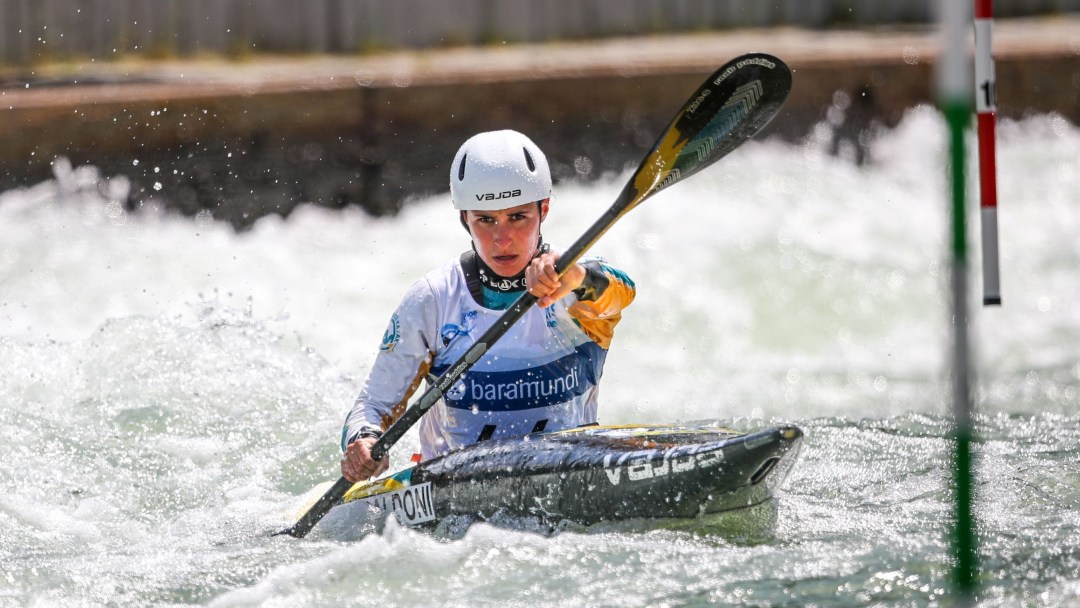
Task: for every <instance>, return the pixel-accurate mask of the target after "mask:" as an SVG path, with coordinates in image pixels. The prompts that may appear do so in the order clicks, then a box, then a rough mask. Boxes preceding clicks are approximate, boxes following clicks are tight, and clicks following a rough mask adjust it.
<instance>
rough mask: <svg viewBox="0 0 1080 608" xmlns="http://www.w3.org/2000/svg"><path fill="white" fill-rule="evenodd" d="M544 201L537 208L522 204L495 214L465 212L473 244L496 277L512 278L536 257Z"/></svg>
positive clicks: (546, 204)
mask: <svg viewBox="0 0 1080 608" xmlns="http://www.w3.org/2000/svg"><path fill="white" fill-rule="evenodd" d="M547 211H548V199H544V200H543V201H542V202H541V203H540V205H537V204H536V203H525V204H524V205H518V206H517V207H511V208H509V209H500V210H498V211H466V212H465V223H466V225H468V227H469V232H471V233H472V239H473V244H474V245H476V251H477V253H479V254H480V259H482V260H484V263H485V264H487V265H488V266H489V267H490V268H491V269H492V270H494V271H495V272H496V273H497V274H498V275H499V276H503V277H512V276H514V275H516V274H517V273H519V272H521V271H522V270H525V267H526V266H528V265H529V261H530V260H532V259H533V256H535V255H536V245H537V243H538V241H539V240H540V222H542V221H544V218H545V217H547Z"/></svg>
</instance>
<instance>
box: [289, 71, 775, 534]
mask: <svg viewBox="0 0 1080 608" xmlns="http://www.w3.org/2000/svg"><path fill="white" fill-rule="evenodd" d="M789 92H791V71H790V70H789V69H788V67H787V65H785V64H784V62H782V61H780V60H779V59H777V58H776V57H773V56H771V55H767V54H764V53H751V54H748V55H743V56H741V57H738V58H736V59H733V60H732V61H730V62H728V63H727V64H726V65H724V66H723V67H722V68H720V69H719V70H717V71H716V72H715V73H714V74H713V75H712V76H710V77H709V79H708V80H706V81H705V83H704V84H703V85H701V86H700V87H699V88H698V90H697V91H695V92H694V94H693V96H692V97H690V100H689V101H687V102H686V105H685V106H683V108H682V110H680V111H679V113H678V114H677V115H676V116H675V118H674V119H673V120H672V121H671V124H670V125H668V127H667V129H666V130H665V131H664V134H663V135H662V136H661V137H660V139H659V140H658V141H657V142H656V144H655V145H654V146H653V148H652V150H650V151H649V154H648V155H647V156H646V157H645V159H644V160H642V161H641V166H639V167H638V169H637V171H635V172H634V175H633V176H632V177H631V178H630V181H629V182H627V184H626V187H625V188H623V190H622V192H621V193H620V194H619V197H618V199H616V200H615V203H614V204H612V205H611V207H610V208H609V209H608V210H607V211H606V212H605V213H604V214H603V215H602V216H600V219H598V220H596V222H595V223H594V224H593V225H592V226H591V227H590V228H589V229H588V230H587V231H585V234H583V235H581V237H580V238H579V239H578V240H577V241H576V242H575V243H574V244H573V245H571V246H570V248H569V249H567V250H566V251H565V252H563V254H562V255H561V256H560V257H559V261H558V263H557V264H556V265H555V269H556V270H558V271H559V274H560V276H561V275H562V273H563V272H565V271H566V269H567V268H569V267H570V266H571V265H573V264H575V263H576V262H577V261H578V259H580V258H581V256H582V255H583V254H584V253H585V250H587V249H588V248H589V247H591V246H592V245H593V243H595V242H596V241H597V240H599V238H600V237H601V236H603V234H604V233H605V232H607V231H608V229H609V228H611V227H612V226H613V225H614V224H615V222H617V221H618V220H619V218H621V217H622V216H623V215H625V214H626V213H628V212H629V211H630V210H631V209H633V208H634V207H636V206H638V205H639V204H640V203H641V202H642V201H644V200H645V199H646V198H648V197H649V196H652V195H653V194H656V193H657V192H659V191H660V190H662V189H664V188H666V187H668V186H670V185H671V184H674V183H675V182H677V181H679V180H681V179H685V178H687V177H689V176H691V175H693V174H694V173H697V172H698V171H700V170H701V169H704V168H705V167H707V166H709V165H710V164H712V163H714V162H716V161H717V160H719V159H720V158H723V157H724V156H725V155H727V154H728V153H729V152H731V151H732V150H734V149H735V148H737V147H738V146H739V145H740V144H742V143H743V142H744V141H746V140H748V139H750V138H751V137H753V135H754V134H755V133H757V132H758V131H760V130H761V128H762V127H764V126H765V125H766V124H767V123H768V122H769V121H770V120H772V118H773V116H775V115H776V113H777V111H779V109H780V106H782V105H783V103H784V100H786V99H787V96H788V93H789ZM536 300H537V298H536V296H534V295H532V294H531V293H528V292H526V293H524V294H522V296H521V297H520V298H518V300H517V301H516V302H515V303H514V304H513V305H512V306H511V307H510V308H508V309H507V310H506V312H504V313H503V314H502V316H501V317H499V319H498V320H497V321H496V322H495V324H494V325H492V326H491V328H489V329H488V330H487V331H486V332H484V334H483V335H482V336H480V338H479V339H478V340H477V341H476V343H475V344H474V345H473V346H472V348H470V349H469V351H468V352H467V353H465V355H464V356H462V357H461V358H460V359H458V360H457V361H456V362H454V364H453V365H451V366H450V368H449V369H447V370H446V371H445V372H444V373H443V374H442V375H441V376H439V377H438V378H437V379H436V380H435V382H434V383H433V384H432V386H431V387H430V388H428V389H427V391H426V392H424V394H423V395H422V396H421V397H420V399H419V400H417V401H416V402H415V403H413V405H411V406H409V408H408V409H407V410H405V412H404V413H403V414H402V415H401V417H400V418H398V419H397V421H395V422H394V423H393V424H392V425H390V428H388V429H387V430H386V433H384V434H383V436H382V437H381V438H380V439H379V440H378V441H377V442H376V443H375V446H374V447H373V448H372V450H371V455H372V457H373V458H374V459H376V460H381V459H382V458H383V457H385V456H386V454H387V452H389V451H390V448H391V447H392V446H393V445H394V444H395V443H397V442H398V440H399V439H401V437H402V435H404V434H405V432H406V431H408V430H409V429H410V428H411V427H412V426H413V425H414V424H416V422H417V421H418V420H420V417H421V416H423V415H424V412H426V411H428V410H429V409H431V407H432V406H433V405H435V404H436V403H437V402H438V401H439V399H441V398H442V396H443V394H444V393H445V392H446V391H448V390H450V388H451V387H452V386H453V385H454V383H455V382H456V381H457V380H458V378H460V377H461V375H462V374H464V373H465V372H466V371H467V370H468V369H469V368H470V367H472V366H473V364H474V363H476V362H477V361H478V360H479V359H480V357H482V356H483V355H484V353H485V352H487V350H488V349H489V348H491V346H492V345H493V344H495V342H496V341H498V340H499V338H501V337H502V336H503V334H505V333H506V331H507V330H508V329H509V328H510V326H512V325H513V324H514V323H515V322H516V321H517V320H518V319H520V318H521V317H522V316H523V315H524V314H525V313H526V312H527V311H528V310H529V308H530V307H532V305H533V304H535V303H536ZM352 485H353V484H352V482H350V481H348V480H346V479H345V478H344V477H342V478H340V479H338V480H337V482H336V483H335V484H334V485H333V486H332V487H331V488H330V489H329V490H327V492H326V493H325V494H323V496H322V498H320V499H319V500H318V501H317V502H316V503H315V504H314V505H313V506H312V507H311V509H309V510H308V512H307V513H305V514H304V516H303V517H301V518H300V520H299V521H297V522H296V524H295V525H293V526H292V527H291V528H288V529H286V530H282V531H281V532H278V533H277V534H288V535H290V536H294V537H296V538H303V537H304V536H305V535H306V534H307V533H308V532H309V531H310V530H311V529H312V528H313V527H314V526H315V524H317V523H318V522H319V520H320V519H322V518H323V516H324V515H326V513H327V512H328V511H329V510H330V509H331V508H332V507H333V506H334V505H335V504H337V503H338V502H339V501H340V500H341V498H342V497H343V496H344V495H345V492H347V491H348V490H349V488H351V487H352ZM277 534H275V536H277Z"/></svg>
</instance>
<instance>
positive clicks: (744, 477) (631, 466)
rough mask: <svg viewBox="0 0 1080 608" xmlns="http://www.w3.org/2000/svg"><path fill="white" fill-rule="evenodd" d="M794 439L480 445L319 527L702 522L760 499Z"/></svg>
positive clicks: (593, 433) (612, 438)
mask: <svg viewBox="0 0 1080 608" xmlns="http://www.w3.org/2000/svg"><path fill="white" fill-rule="evenodd" d="M802 437H803V434H802V431H801V430H800V429H799V428H798V427H796V426H793V425H783V426H778V427H775V428H769V429H766V430H761V431H757V432H753V433H740V432H737V431H733V430H729V429H724V428H719V427H713V426H675V425H663V426H587V427H579V428H575V429H569V430H564V431H557V432H547V433H533V434H530V435H525V436H523V437H517V438H508V439H498V440H488V441H484V442H480V443H477V444H474V445H470V446H467V447H464V448H461V449H459V450H456V451H453V452H450V453H448V454H445V455H443V456H439V457H436V458H432V459H431V460H428V461H425V462H421V463H418V464H416V465H413V466H410V467H408V468H406V469H403V470H401V471H398V472H396V473H393V474H391V475H388V476H386V477H382V478H380V479H377V480H374V481H367V482H360V483H357V484H355V485H353V486H352V488H351V489H349V491H348V492H346V494H345V495H344V497H343V498H342V500H341V502H340V503H339V504H338V505H336V506H335V507H334V508H333V509H331V511H330V513H329V514H328V516H327V519H326V520H324V522H323V523H322V524H320V526H321V527H327V526H329V527H331V528H337V527H342V526H362V527H368V526H369V525H370V524H371V523H372V522H381V521H383V520H385V519H386V517H388V516H390V515H393V516H394V517H396V519H397V520H398V522H399V523H400V524H404V525H406V526H410V527H425V526H435V525H438V524H439V522H442V521H444V520H447V519H448V518H467V519H468V520H469V521H493V520H505V519H506V518H511V519H513V518H529V519H532V520H535V521H540V522H543V523H544V524H545V525H548V526H558V525H564V524H567V523H570V524H578V525H581V526H592V525H595V524H600V523H603V522H620V521H625V520H641V519H646V520H650V519H671V518H675V519H694V518H701V517H703V516H706V515H709V514H716V513H724V512H731V511H737V510H741V509H747V508H751V507H755V506H758V505H761V504H763V503H766V502H769V501H771V500H772V499H773V498H774V496H775V494H776V491H777V490H778V489H779V488H780V486H781V484H783V482H784V479H785V478H786V477H787V475H788V473H789V472H790V470H791V467H792V466H793V465H794V463H795V460H796V458H797V457H798V453H799V449H800V447H801V445H802ZM311 494H312V495H319V494H321V488H316V489H315V490H313V491H312V493H311ZM376 525H379V524H378V523H377V524H376Z"/></svg>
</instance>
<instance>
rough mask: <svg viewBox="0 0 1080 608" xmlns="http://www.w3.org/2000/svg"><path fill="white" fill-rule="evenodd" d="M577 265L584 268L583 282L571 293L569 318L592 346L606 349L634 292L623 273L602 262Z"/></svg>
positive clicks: (630, 281) (631, 284)
mask: <svg viewBox="0 0 1080 608" xmlns="http://www.w3.org/2000/svg"><path fill="white" fill-rule="evenodd" d="M581 265H582V266H584V267H585V280H583V281H582V283H581V287H579V288H578V289H575V290H574V294H575V295H576V296H577V302H575V303H574V304H572V305H571V306H570V316H571V317H573V318H574V320H576V321H577V323H578V325H579V326H580V327H581V329H582V331H584V332H585V334H586V335H588V336H589V338H591V339H592V340H593V342H596V343H597V344H598V345H600V347H601V348H604V349H606V348H608V347H609V346H610V345H611V338H612V336H614V335H615V326H616V325H618V323H619V321H620V320H621V319H622V311H623V309H624V308H626V307H627V306H629V305H630V303H631V302H633V301H634V295H635V294H636V293H637V291H636V289H635V287H634V282H633V281H632V280H631V279H630V277H629V276H627V275H626V273H624V272H623V271H621V270H618V269H616V268H613V267H611V266H608V265H607V264H606V263H604V262H603V261H602V260H598V259H593V260H587V261H584V262H582V263H581Z"/></svg>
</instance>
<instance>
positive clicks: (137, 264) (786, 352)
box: [0, 109, 1080, 606]
mask: <svg viewBox="0 0 1080 608" xmlns="http://www.w3.org/2000/svg"><path fill="white" fill-rule="evenodd" d="M819 135H820V137H812V138H810V139H809V140H808V141H807V142H806V143H805V144H803V145H798V146H793V145H789V144H784V143H780V142H774V141H764V142H751V143H749V144H747V145H745V146H744V147H743V148H741V149H739V150H737V151H736V152H735V153H733V154H732V155H731V156H729V157H728V158H726V159H724V160H723V161H721V162H720V163H718V164H717V165H716V166H715V167H713V168H710V169H709V170H707V171H705V172H703V173H701V174H699V175H697V176H695V177H693V178H692V179H690V180H687V181H686V182H685V183H681V184H679V185H678V186H676V187H674V188H671V189H670V190H668V191H665V192H664V193H662V194H659V195H657V196H655V197H654V198H652V199H650V200H649V201H648V202H646V203H645V204H643V205H642V206H641V207H639V208H638V209H636V210H635V211H634V212H632V213H631V214H630V215H628V216H627V217H626V218H624V219H623V220H621V221H620V222H619V224H618V225H617V226H616V227H615V228H614V229H612V230H611V231H610V232H609V233H608V234H607V235H606V236H605V237H604V239H603V240H602V241H601V242H600V243H599V244H598V245H597V248H596V251H597V252H598V253H601V254H603V255H605V256H606V257H608V258H609V259H610V260H612V261H613V262H614V263H616V264H617V265H618V266H620V267H622V268H624V269H625V270H626V271H627V272H629V273H630V274H631V276H633V277H634V279H635V280H636V282H637V284H638V287H639V293H640V295H639V298H638V300H637V302H635V304H634V306H633V307H632V308H631V309H630V310H628V311H627V313H626V314H625V318H624V321H623V323H622V324H621V325H620V326H619V328H618V334H617V336H616V341H615V345H614V347H613V350H612V352H611V354H610V356H609V358H608V365H607V370H606V371H607V376H606V378H605V380H604V389H603V392H604V395H603V403H602V406H601V422H603V423H630V422H681V421H691V420H711V421H720V422H721V423H722V424H725V425H729V426H735V427H737V428H743V429H753V428H757V427H759V426H762V425H767V424H771V423H774V422H780V421H793V422H795V423H797V424H799V425H800V426H801V427H802V428H803V429H804V430H805V431H806V434H807V439H806V444H805V447H804V450H803V453H802V457H801V459H800V461H799V463H798V465H797V466H796V467H795V469H794V471H793V472H792V474H791V476H790V478H789V480H788V483H787V486H786V488H785V490H784V492H783V493H782V497H781V500H780V501H779V502H778V503H777V504H776V505H775V510H774V512H773V514H772V515H773V516H774V517H775V521H774V523H772V525H770V526H768V527H767V528H766V529H765V530H763V531H759V532H758V533H755V534H739V531H738V530H732V529H731V528H730V526H728V527H725V528H720V527H714V526H713V525H711V524H709V523H707V522H701V524H700V525H689V526H686V527H682V528H680V529H667V528H659V529H655V528H648V529H646V528H642V529H622V528H614V529H607V530H602V531H597V530H593V531H581V530H572V529H571V530H565V531H562V532H561V533H557V534H555V535H553V536H546V535H541V534H538V533H536V532H534V531H532V530H529V529H528V528H527V526H523V527H520V528H519V529H507V528H504V527H496V526H491V525H486V524H484V525H476V526H473V527H472V528H470V529H469V530H468V531H467V532H465V533H463V534H458V535H454V536H453V537H448V536H439V535H435V536H432V535H425V534H420V533H416V532H414V531H411V530H407V529H403V528H398V527H396V526H391V527H389V528H387V529H386V530H384V531H383V533H381V534H374V535H369V536H366V537H364V538H363V539H361V540H355V541H351V540H345V539H343V538H341V537H338V536H336V535H335V534H332V533H327V532H326V531H321V532H320V531H319V530H318V529H317V530H316V532H315V533H313V535H312V536H311V537H309V538H308V539H305V540H303V541H296V540H293V539H283V538H280V537H279V538H274V539H271V538H268V536H267V535H268V533H270V532H272V531H275V530H277V529H280V528H281V527H283V526H284V525H286V524H288V523H291V521H292V518H293V517H294V516H295V511H296V509H297V508H299V507H300V505H301V500H302V499H301V496H302V495H303V494H304V492H305V491H307V490H308V489H309V488H311V487H312V486H314V485H315V484H317V483H319V482H321V481H323V480H325V479H328V478H330V477H332V476H336V463H337V447H336V442H337V438H338V433H339V429H340V423H341V421H342V418H343V416H344V413H345V411H346V410H347V409H348V407H349V406H350V404H351V402H352V399H353V398H354V396H355V393H356V392H357V390H358V388H359V385H360V383H361V382H362V380H363V378H364V375H365V373H366V371H367V369H368V367H369V366H370V364H371V361H372V357H373V355H374V353H375V351H376V348H377V345H378V343H379V340H380V338H381V336H382V331H383V329H384V327H385V324H386V321H387V318H388V316H389V313H390V312H391V311H392V309H393V308H394V306H395V305H396V303H397V301H398V299H399V297H400V296H401V294H402V293H403V292H404V290H405V288H406V287H407V285H408V284H409V283H410V282H411V281H412V280H413V279H415V278H416V277H418V276H419V275H420V274H421V273H423V272H424V271H426V270H427V269H429V268H431V267H433V266H435V265H437V264H439V263H440V262H441V261H442V260H444V259H446V258H448V257H451V256H454V255H456V254H457V253H458V252H459V251H461V250H462V249H463V248H464V247H466V246H467V240H466V235H465V234H464V233H463V232H462V230H461V228H460V226H459V225H458V224H457V221H456V218H455V216H454V213H453V211H452V210H451V208H450V204H449V200H448V197H447V196H445V195H444V196H440V197H435V198H433V199H431V200H425V201H419V202H417V203H416V204H414V205H412V206H411V207H409V208H408V209H407V210H406V211H405V213H403V214H402V215H401V216H400V217H398V218H396V219H388V220H375V219H371V218H368V217H366V216H364V215H363V214H362V213H361V212H358V211H351V210H348V211H344V212H331V211H326V210H320V209H316V208H302V209H301V210H300V211H298V212H297V213H295V214H294V215H292V216H290V217H289V218H288V219H286V220H282V219H280V218H264V219H263V220H260V222H259V223H258V224H256V226H255V227H254V229H253V230H251V231H249V232H245V233H241V234H236V233H234V232H233V231H232V230H231V229H230V228H229V227H227V226H225V225H222V224H221V223H218V222H214V221H213V219H212V218H210V217H208V216H205V217H196V218H180V217H174V216H172V215H168V214H154V213H142V214H128V213H126V212H125V211H124V210H123V209H122V207H121V206H120V205H118V204H117V203H115V202H113V201H110V196H111V195H113V194H115V193H116V192H120V191H122V189H123V178H122V176H100V175H98V174H97V172H96V171H95V170H94V169H93V168H91V167H81V168H76V169H74V170H66V169H63V168H61V169H59V170H58V179H57V180H55V181H51V182H47V183H42V184H37V185H33V186H29V187H27V188H26V189H22V190H17V191H10V192H6V193H2V194H0V225H2V226H3V236H2V238H0V380H2V382H0V450H2V454H3V458H2V459H0V606H8V605H10V606H23V605H35V606H52V605H64V606H98V605H115V606H146V605H174V604H192V603H195V604H209V605H216V606H248V605H269V606H296V605H311V606H315V605H319V606H322V605H350V604H352V605H373V604H377V605H383V606H481V605H490V606H495V605H498V606H704V605H745V606H777V605H789V606H805V605H820V606H826V605H828V606H870V605H874V606H878V605H888V606H925V605H945V604H947V603H948V599H947V598H948V593H949V589H950V585H949V578H948V576H949V564H950V558H949V551H950V549H949V527H948V521H949V517H950V495H949V491H948V481H949V475H950V473H949V466H950V455H951V447H950V443H949V441H948V439H947V438H948V435H949V425H948V417H947V412H948V411H949V409H948V408H949V403H948V395H949V390H948V386H947V384H946V380H947V374H948V370H947V363H948V360H949V359H948V352H949V351H948V345H947V340H948V336H949V331H948V325H947V320H948V311H947V302H948V297H947V294H946V291H945V286H946V284H947V282H946V277H947V274H948V259H947V257H946V253H947V247H946V245H945V242H944V237H945V235H946V224H947V217H946V209H947V204H946V202H945V200H944V199H945V194H944V193H945V187H944V175H943V172H942V169H941V168H940V167H939V164H940V162H941V160H942V158H943V156H944V152H943V146H944V140H943V135H944V132H943V125H942V123H941V121H940V120H939V118H938V117H937V115H936V114H934V113H933V112H931V111H929V110H925V109H924V110H916V111H914V112H912V113H911V114H910V115H909V116H908V117H907V119H905V121H904V122H903V123H902V124H901V125H900V126H899V127H898V128H897V129H896V130H894V131H891V132H888V133H883V134H881V136H880V138H879V139H878V140H877V141H876V142H875V143H874V147H873V149H872V155H873V158H874V161H875V162H874V163H873V164H871V165H868V166H865V167H862V168H857V167H855V166H854V165H853V164H851V163H850V162H848V161H846V160H844V159H843V158H835V157H832V156H829V155H828V154H826V153H825V152H824V150H825V149H826V148H827V139H828V133H827V132H825V131H824V130H823V131H822V132H821V133H819ZM998 154H999V166H1000V173H1001V175H1000V178H999V187H1000V194H999V196H1000V200H1001V216H1000V223H1001V252H1002V269H1003V274H1002V285H1003V294H1004V301H1005V305H1004V306H1003V307H1001V308H991V309H982V308H981V307H979V306H978V305H977V303H976V302H973V309H974V310H975V311H976V312H975V318H974V323H975V325H974V331H973V335H974V337H975V341H976V344H975V352H976V357H977V367H978V384H977V387H978V396H977V398H978V403H979V408H980V415H979V419H978V432H979V435H980V443H979V444H978V446H977V458H978V461H977V466H978V471H977V472H978V480H977V487H976V493H977V499H978V502H977V515H978V524H979V535H980V541H981V545H980V559H981V566H982V570H981V582H982V595H981V597H982V598H983V604H984V605H987V606H1017V605H1025V606H1062V605H1080V510H1077V508H1076V506H1077V505H1078V504H1080V472H1078V469H1080V466H1078V465H1080V347H1078V344H1080V281H1078V280H1077V279H1078V276H1080V274H1078V271H1080V245H1077V243H1078V242H1080V241H1078V236H1077V235H1078V234H1080V198H1078V195H1077V192H1080V130H1077V128H1076V127H1073V126H1071V125H1070V124H1068V123H1067V122H1066V121H1064V120H1062V119H1061V118H1059V117H1052V116H1051V117H1038V118H1031V119H1028V120H1025V121H1023V122H1018V123H1012V122H1005V123H1004V124H1002V125H1001V129H1000V142H999V151H998ZM626 177H627V175H625V174H624V175H619V176H609V177H608V178H606V179H603V180H601V181H599V182H590V183H587V184H585V183H564V184H560V185H558V186H557V188H556V191H557V198H556V200H555V202H554V203H553V206H552V214H551V217H550V218H549V222H548V224H547V225H546V226H545V230H544V232H545V236H546V237H547V238H548V240H550V241H552V242H554V243H556V244H559V243H563V244H566V243H569V242H570V241H572V240H573V239H574V238H575V237H576V236H577V235H578V234H579V233H580V232H582V231H583V230H584V229H585V228H586V227H587V226H588V225H589V224H591V223H592V221H593V220H594V219H595V218H596V217H597V216H598V215H599V214H600V213H601V212H602V210H603V209H604V208H606V206H607V205H608V204H610V202H611V201H612V200H613V199H614V197H615V196H616V194H617V193H618V191H619V190H620V189H621V186H622V183H623V182H624V180H625V179H626ZM160 195H161V197H162V199H166V200H167V198H168V196H169V193H168V192H167V191H162V192H161V193H160ZM973 217H977V216H973ZM973 233H974V236H975V237H976V238H975V239H974V240H973V242H975V243H977V242H978V239H977V227H976V228H973ZM975 258H976V259H975V260H974V263H973V268H972V274H973V277H974V278H975V279H976V283H975V288H974V289H973V292H974V296H978V295H979V287H978V282H977V278H978V276H979V274H978V273H979V263H978V256H977V255H976V256H975ZM415 442H416V440H415V438H414V437H412V436H407V437H406V439H405V441H404V443H405V444H406V445H405V447H406V448H409V447H412V446H415ZM408 452H410V450H409V449H399V450H398V451H397V452H396V453H395V456H394V462H395V464H396V465H401V464H404V463H403V456H402V454H405V453H408Z"/></svg>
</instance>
